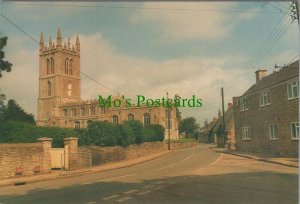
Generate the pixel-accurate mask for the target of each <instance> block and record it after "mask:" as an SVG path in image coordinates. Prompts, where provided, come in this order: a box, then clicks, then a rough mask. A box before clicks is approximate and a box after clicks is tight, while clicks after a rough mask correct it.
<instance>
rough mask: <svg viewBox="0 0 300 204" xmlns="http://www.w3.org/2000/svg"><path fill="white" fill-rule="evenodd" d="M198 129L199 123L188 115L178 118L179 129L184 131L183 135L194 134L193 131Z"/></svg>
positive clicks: (181, 131)
mask: <svg viewBox="0 0 300 204" xmlns="http://www.w3.org/2000/svg"><path fill="white" fill-rule="evenodd" d="M198 129H199V125H198V124H197V123H196V119H195V118H193V117H188V118H184V119H182V120H180V123H179V131H180V133H185V136H194V133H196V131H197V130H198Z"/></svg>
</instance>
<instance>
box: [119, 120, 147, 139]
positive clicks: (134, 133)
mask: <svg viewBox="0 0 300 204" xmlns="http://www.w3.org/2000/svg"><path fill="white" fill-rule="evenodd" d="M122 127H123V130H124V132H125V135H126V138H127V140H128V143H129V144H140V143H142V142H144V137H143V134H142V130H143V124H142V123H141V122H140V121H138V120H129V121H126V122H124V123H123V125H122Z"/></svg>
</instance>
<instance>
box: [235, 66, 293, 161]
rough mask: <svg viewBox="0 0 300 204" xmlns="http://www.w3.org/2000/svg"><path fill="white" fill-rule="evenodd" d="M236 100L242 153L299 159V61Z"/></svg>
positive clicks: (259, 79) (262, 75)
mask: <svg viewBox="0 0 300 204" xmlns="http://www.w3.org/2000/svg"><path fill="white" fill-rule="evenodd" d="M266 73H267V71H266V70H258V71H256V72H255V74H256V83H255V84H254V85H252V86H251V87H250V88H249V89H248V90H247V91H246V92H245V93H244V94H243V95H242V96H240V97H238V98H236V99H234V108H233V112H234V125H235V134H236V147H237V149H238V150H243V151H252V152H262V153H269V154H273V155H280V156H297V155H298V140H299V118H298V116H299V115H298V114H299V61H296V62H294V63H291V64H289V65H287V66H285V67H283V68H281V69H280V70H279V71H278V70H277V71H274V72H273V73H272V74H269V75H267V74H266Z"/></svg>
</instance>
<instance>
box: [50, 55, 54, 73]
mask: <svg viewBox="0 0 300 204" xmlns="http://www.w3.org/2000/svg"><path fill="white" fill-rule="evenodd" d="M50 74H54V60H53V59H52V58H51V59H50Z"/></svg>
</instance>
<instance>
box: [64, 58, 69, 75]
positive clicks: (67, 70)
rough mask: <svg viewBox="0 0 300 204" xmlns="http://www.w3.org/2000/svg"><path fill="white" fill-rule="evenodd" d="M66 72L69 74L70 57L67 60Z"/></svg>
mask: <svg viewBox="0 0 300 204" xmlns="http://www.w3.org/2000/svg"><path fill="white" fill-rule="evenodd" d="M65 74H69V59H68V58H67V59H66V61H65Z"/></svg>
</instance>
